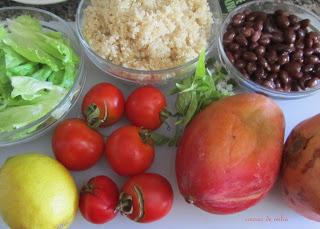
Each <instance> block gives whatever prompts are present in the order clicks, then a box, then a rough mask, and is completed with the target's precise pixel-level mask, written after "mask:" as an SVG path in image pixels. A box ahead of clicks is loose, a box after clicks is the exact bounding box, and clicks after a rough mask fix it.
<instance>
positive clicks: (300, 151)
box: [281, 114, 320, 221]
mask: <svg viewBox="0 0 320 229" xmlns="http://www.w3.org/2000/svg"><path fill="white" fill-rule="evenodd" d="M319 159H320V114H319V115H317V116H315V117H313V118H310V119H308V120H305V121H304V122H302V123H300V124H299V125H298V126H296V127H295V128H294V129H293V131H292V132H291V134H290V135H289V138H288V139H287V141H286V145H285V149H284V155H283V164H282V169H281V184H282V191H283V196H284V198H285V200H286V201H287V203H288V204H289V206H290V207H291V208H292V209H294V210H295V211H297V212H298V213H300V214H301V215H303V216H305V217H307V218H309V219H311V220H315V221H320V180H319V175H320V160H319Z"/></svg>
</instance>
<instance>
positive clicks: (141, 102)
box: [126, 86, 167, 130]
mask: <svg viewBox="0 0 320 229" xmlns="http://www.w3.org/2000/svg"><path fill="white" fill-rule="evenodd" d="M166 106H167V102H166V97H165V96H164V95H163V93H162V92H161V91H160V90H159V89H157V88H155V87H153V86H144V87H140V88H138V89H136V90H135V91H133V92H132V94H131V95H130V96H129V98H128V99H127V102H126V115H127V118H128V119H129V121H130V122H131V123H132V124H133V125H135V126H138V127H142V128H146V129H148V130H155V129H157V128H159V127H160V126H161V124H162V122H163V120H164V119H165V118H167V113H166V110H165V108H166Z"/></svg>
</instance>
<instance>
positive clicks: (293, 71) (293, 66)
mask: <svg viewBox="0 0 320 229" xmlns="http://www.w3.org/2000/svg"><path fill="white" fill-rule="evenodd" d="M301 68H302V64H300V63H298V62H296V61H291V62H289V63H287V64H286V65H285V66H284V69H285V71H286V72H288V74H289V75H290V76H291V77H297V78H298V74H299V73H300V72H301Z"/></svg>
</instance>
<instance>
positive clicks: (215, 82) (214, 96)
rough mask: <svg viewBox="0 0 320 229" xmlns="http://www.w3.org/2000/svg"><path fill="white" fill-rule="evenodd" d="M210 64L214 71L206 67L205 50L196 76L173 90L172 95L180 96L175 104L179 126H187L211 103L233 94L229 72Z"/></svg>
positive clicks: (177, 84) (212, 63)
mask: <svg viewBox="0 0 320 229" xmlns="http://www.w3.org/2000/svg"><path fill="white" fill-rule="evenodd" d="M210 64H211V65H213V68H212V69H209V68H207V67H206V55H205V51H204V50H203V51H202V52H201V54H200V56H199V61H198V64H197V68H196V72H195V74H194V76H193V77H190V78H187V79H185V80H183V81H182V82H179V83H176V85H175V87H174V88H173V90H172V92H171V94H177V95H178V96H177V100H176V104H175V108H176V115H175V116H176V117H177V122H176V124H177V125H179V126H182V127H185V126H187V125H188V123H189V122H190V121H191V120H192V118H193V117H194V116H195V115H196V114H198V113H199V112H200V111H202V110H203V109H204V108H205V107H206V106H208V105H209V104H210V103H212V102H214V101H217V100H219V99H222V98H224V97H226V96H231V95H232V94H233V87H232V84H230V83H229V75H228V72H227V71H226V70H225V69H224V68H223V67H222V66H221V65H220V64H218V63H217V62H215V61H212V62H211V63H210ZM208 66H209V65H208Z"/></svg>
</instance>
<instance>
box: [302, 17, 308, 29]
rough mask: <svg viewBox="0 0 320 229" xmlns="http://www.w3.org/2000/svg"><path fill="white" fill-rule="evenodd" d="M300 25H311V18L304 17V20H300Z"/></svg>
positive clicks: (305, 26)
mask: <svg viewBox="0 0 320 229" xmlns="http://www.w3.org/2000/svg"><path fill="white" fill-rule="evenodd" d="M300 25H301V27H302V28H307V27H309V25H310V20H309V19H304V20H302V21H300Z"/></svg>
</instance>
